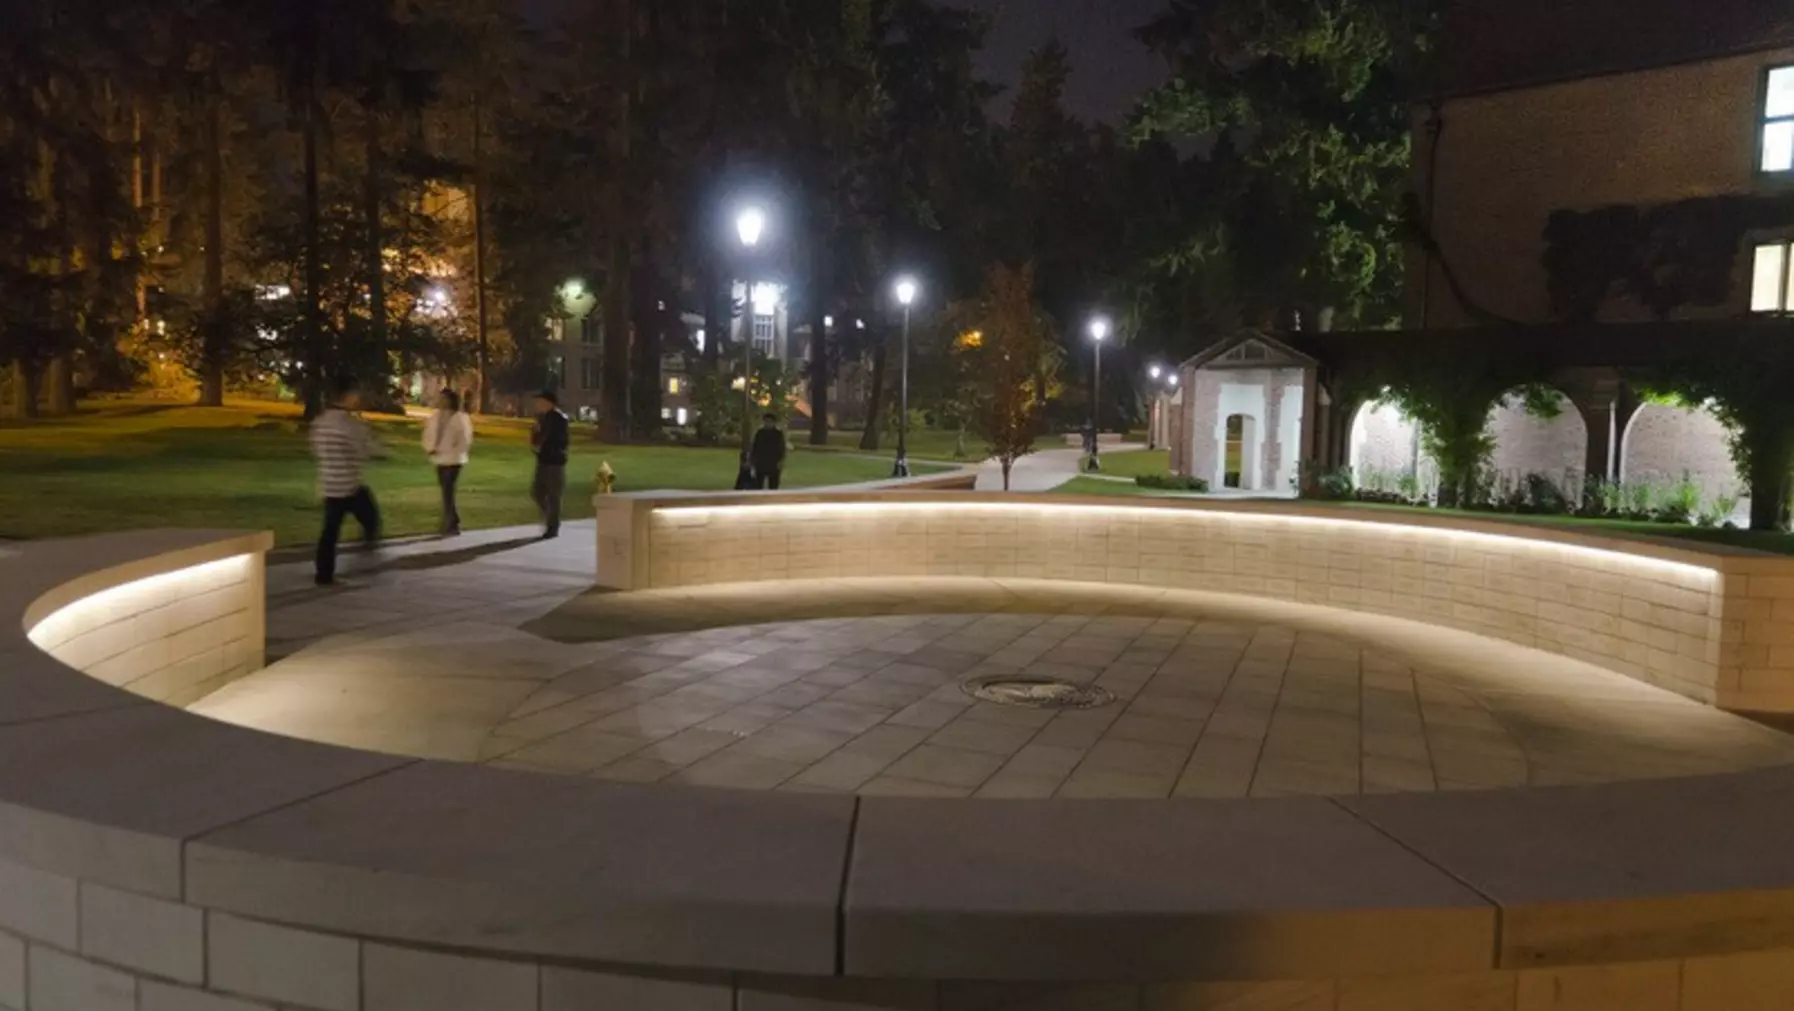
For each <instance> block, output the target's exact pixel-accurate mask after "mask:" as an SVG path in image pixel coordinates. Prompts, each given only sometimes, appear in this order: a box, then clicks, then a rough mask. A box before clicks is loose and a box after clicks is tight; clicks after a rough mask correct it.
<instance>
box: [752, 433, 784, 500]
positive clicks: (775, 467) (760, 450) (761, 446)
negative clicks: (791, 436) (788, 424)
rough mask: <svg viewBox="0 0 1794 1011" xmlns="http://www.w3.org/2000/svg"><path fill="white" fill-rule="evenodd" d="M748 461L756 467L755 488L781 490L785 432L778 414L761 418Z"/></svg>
mask: <svg viewBox="0 0 1794 1011" xmlns="http://www.w3.org/2000/svg"><path fill="white" fill-rule="evenodd" d="M748 463H749V465H750V466H752V467H753V468H754V487H755V488H758V489H760V490H762V491H765V490H767V489H771V490H772V491H778V490H779V480H780V479H781V478H782V477H783V476H784V473H785V433H784V432H782V431H780V430H779V419H778V416H777V415H773V414H768V415H766V416H765V417H764V418H762V419H761V425H760V430H759V431H758V432H755V433H754V446H753V449H752V450H751V451H749V453H748Z"/></svg>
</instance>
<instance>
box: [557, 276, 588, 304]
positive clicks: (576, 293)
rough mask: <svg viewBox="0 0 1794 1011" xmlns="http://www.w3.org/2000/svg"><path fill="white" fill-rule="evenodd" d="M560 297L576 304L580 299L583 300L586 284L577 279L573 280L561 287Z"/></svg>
mask: <svg viewBox="0 0 1794 1011" xmlns="http://www.w3.org/2000/svg"><path fill="white" fill-rule="evenodd" d="M561 297H562V298H564V299H566V300H567V301H569V302H577V301H579V300H580V299H582V298H585V297H586V283H585V282H584V281H581V280H580V279H579V278H577V277H576V278H573V279H572V280H570V281H568V282H567V283H566V284H563V285H561Z"/></svg>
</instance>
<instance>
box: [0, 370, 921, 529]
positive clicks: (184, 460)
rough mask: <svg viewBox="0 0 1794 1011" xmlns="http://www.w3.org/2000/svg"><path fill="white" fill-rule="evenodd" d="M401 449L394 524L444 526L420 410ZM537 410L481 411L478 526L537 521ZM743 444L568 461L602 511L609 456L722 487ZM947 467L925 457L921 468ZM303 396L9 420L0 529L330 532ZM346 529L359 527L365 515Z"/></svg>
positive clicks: (465, 488) (472, 504) (572, 479)
mask: <svg viewBox="0 0 1794 1011" xmlns="http://www.w3.org/2000/svg"><path fill="white" fill-rule="evenodd" d="M369 420H370V422H372V423H373V425H374V427H375V430H376V432H378V433H379V436H380V438H381V441H382V442H384V443H385V444H386V447H387V450H388V456H387V458H386V459H384V460H378V461H374V462H373V463H371V464H370V465H369V467H368V469H367V479H368V485H369V487H371V488H372V489H373V491H374V496H375V498H376V499H377V500H378V501H379V503H380V507H381V511H382V513H383V514H384V517H385V522H386V526H387V532H388V533H389V534H391V535H394V536H403V535H406V534H420V533H430V532H433V531H434V530H435V529H436V527H437V524H438V522H439V519H440V506H439V499H438V495H437V490H436V475H435V471H434V470H433V469H432V468H431V467H430V465H429V462H428V461H427V460H426V459H425V457H424V454H423V450H422V448H421V447H420V446H419V444H418V443H419V439H420V438H421V426H420V423H419V422H418V421H415V420H411V419H401V418H385V417H378V416H371V415H370V416H369ZM529 428H530V426H529V422H527V421H520V420H513V419H502V418H493V419H480V420H479V421H478V422H477V434H476V436H475V439H474V446H473V461H472V463H471V464H470V465H469V466H468V468H467V470H466V471H464V472H463V474H462V477H461V489H460V507H461V515H462V521H463V525H464V526H466V527H468V528H470V529H471V528H479V527H495V526H508V525H512V524H522V523H533V522H535V521H536V510H535V506H534V504H533V503H531V502H530V499H529V484H530V473H531V470H532V468H533V466H534V458H533V457H532V455H531V454H530V450H529ZM738 456H739V454H738V452H737V451H736V450H734V449H724V448H719V449H707V448H706V449H693V448H686V447H677V446H600V445H598V444H597V443H596V442H595V441H594V440H593V439H592V437H591V429H590V428H589V427H585V426H577V425H576V426H575V428H574V439H573V458H572V460H571V462H570V463H569V465H568V475H567V498H566V508H567V517H568V518H569V519H579V518H584V517H589V516H590V515H591V514H592V507H591V502H590V501H589V499H590V490H591V488H592V475H593V473H594V472H595V471H596V470H597V468H598V465H599V463H600V462H602V461H606V460H608V461H609V462H610V465H611V467H612V469H614V470H615V471H616V472H617V484H616V488H617V490H618V491H650V490H659V489H668V490H681V491H685V490H690V491H711V490H726V489H729V488H732V487H734V484H735V472H736V460H737V459H738ZM938 469H941V468H935V467H927V466H922V467H918V468H917V470H918V471H932V470H938ZM889 476H890V465H889V464H888V463H886V462H884V461H881V460H868V459H860V458H856V457H853V456H846V455H833V454H827V453H810V452H803V451H801V447H800V451H799V452H797V453H795V454H794V455H793V456H792V458H791V460H790V462H789V464H788V467H787V469H786V471H785V486H786V487H798V488H801V487H815V486H819V485H829V484H845V483H851V482H856V481H872V480H878V479H882V478H886V477H889ZM316 488H317V485H316V478H315V474H314V470H313V465H312V461H311V455H310V449H309V446H308V444H307V442H306V438H305V433H304V430H303V428H302V426H301V424H300V416H299V410H298V408H296V407H294V406H292V405H289V404H273V403H261V402H234V403H232V404H231V405H230V406H228V407H224V408H214V409H205V408H195V407H181V406H174V405H169V404H161V403H155V402H149V401H131V400H122V401H105V402H99V403H97V404H95V405H94V406H92V407H91V408H90V409H88V410H85V411H83V412H82V413H80V414H78V415H76V416H74V417H71V418H58V419H50V420H44V421H37V422H17V423H10V422H9V423H4V424H0V537H14V538H17V537H54V536H64V535H71V534H82V533H95V532H100V531H107V530H118V529H127V528H133V527H138V528H140V527H159V526H176V527H230V528H256V529H268V530H273V531H274V533H275V537H276V538H277V539H278V541H279V542H280V543H281V544H301V543H305V542H308V541H311V540H313V539H315V538H316V536H317V529H318V525H319V522H320V509H319V504H318V499H317V491H316ZM350 527H351V530H350V531H349V532H347V533H346V535H345V536H346V537H349V538H353V537H354V536H355V533H354V531H353V527H354V524H353V523H351V524H350Z"/></svg>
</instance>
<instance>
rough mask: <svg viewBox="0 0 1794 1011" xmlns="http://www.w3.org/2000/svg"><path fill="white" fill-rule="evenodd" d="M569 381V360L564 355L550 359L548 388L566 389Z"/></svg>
mask: <svg viewBox="0 0 1794 1011" xmlns="http://www.w3.org/2000/svg"><path fill="white" fill-rule="evenodd" d="M566 379H567V359H566V357H565V356H563V355H554V356H552V357H550V358H549V359H548V388H549V389H551V390H560V389H565V388H566V386H565V383H566Z"/></svg>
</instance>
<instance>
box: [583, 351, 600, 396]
mask: <svg viewBox="0 0 1794 1011" xmlns="http://www.w3.org/2000/svg"><path fill="white" fill-rule="evenodd" d="M579 388H580V389H582V390H595V389H597V388H598V359H596V358H581V359H580V360H579Z"/></svg>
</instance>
